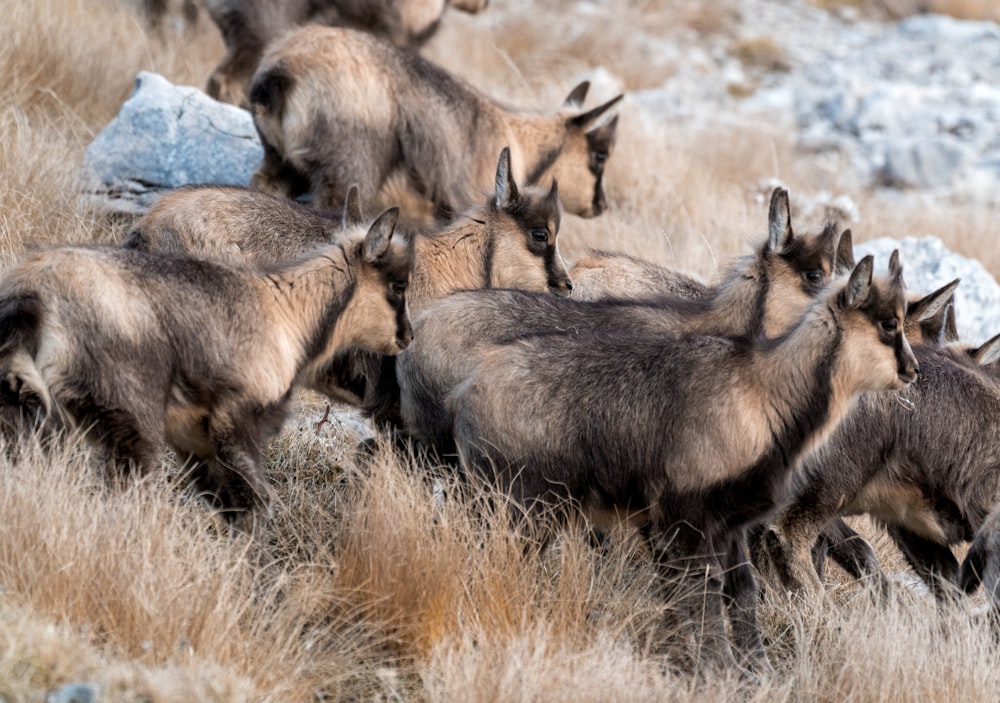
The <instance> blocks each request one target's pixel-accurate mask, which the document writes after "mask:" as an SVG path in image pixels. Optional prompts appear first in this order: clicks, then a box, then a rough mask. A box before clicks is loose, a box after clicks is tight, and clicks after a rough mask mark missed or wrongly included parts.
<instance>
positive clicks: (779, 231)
mask: <svg viewBox="0 0 1000 703" xmlns="http://www.w3.org/2000/svg"><path fill="white" fill-rule="evenodd" d="M794 236H795V235H794V234H793V233H792V213H791V209H790V208H789V205H788V191H787V190H785V189H784V188H775V189H774V191H773V192H772V193H771V206H770V207H769V208H768V211H767V246H768V248H769V249H770V250H771V251H775V252H780V251H784V249H785V247H786V246H788V245H789V244H791V243H792V238H793V237H794Z"/></svg>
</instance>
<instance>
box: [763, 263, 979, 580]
mask: <svg viewBox="0 0 1000 703" xmlns="http://www.w3.org/2000/svg"><path fill="white" fill-rule="evenodd" d="M958 284H959V279H955V280H954V281H952V282H951V283H948V284H946V285H944V286H942V287H941V288H939V289H937V290H936V291H934V292H933V293H929V294H928V295H926V296H924V297H922V298H916V297H911V299H910V300H909V301H908V302H907V305H906V316H905V321H904V324H903V332H904V334H905V336H906V338H907V339H908V340H910V341H911V342H912V343H913V344H914V345H918V344H920V345H931V346H939V347H943V346H945V345H950V344H952V343H954V342H955V341H957V339H958V331H957V328H956V324H955V312H954V309H955V308H954V303H953V300H952V298H953V296H954V293H955V288H957V287H958ZM949 351H951V348H949ZM765 528H766V526H765V525H759V526H756V527H754V528H753V530H751V546H752V550H751V551H752V553H753V558H754V562H755V563H756V565H757V568H758V570H767V569H768V567H769V566H770V564H769V563H768V561H767V552H766V548H765V545H764V540H765V536H764V535H765V533H764V530H765ZM828 555H829V556H831V557H833V559H834V561H835V562H837V564H839V565H840V566H841V567H842V568H843V569H844V570H845V571H847V572H848V573H849V574H850V575H851V576H853V577H854V578H858V579H860V578H863V577H869V578H872V579H874V580H875V582H876V583H875V585H876V590H877V591H878V592H879V593H880V595H882V596H883V597H886V596H887V595H888V593H889V592H890V586H889V582H888V581H887V580H886V579H885V577H884V575H883V573H882V570H881V568H880V566H879V562H878V557H877V556H876V554H875V550H874V549H873V548H872V546H871V545H870V544H869V543H868V541H867V540H866V539H864V538H863V537H862V536H861V535H859V534H858V533H857V532H856V531H854V530H853V529H852V528H851V527H850V526H849V525H847V523H845V522H844V521H843V520H842V519H840V518H834V519H832V520H831V521H830V522H828V523H827V524H826V525H825V526H823V527H822V531H821V533H820V534H819V535H818V538H817V541H816V542H815V543H814V544H813V545H812V560H813V565H814V567H815V569H816V573H817V577H818V578H820V579H822V576H823V570H824V567H825V563H826V557H827V556H828ZM779 566H780V564H779ZM785 574H787V572H785ZM785 574H783V578H782V580H783V581H784V582H785V583H793V581H792V579H791V578H790V577H788V576H787V575H785Z"/></svg>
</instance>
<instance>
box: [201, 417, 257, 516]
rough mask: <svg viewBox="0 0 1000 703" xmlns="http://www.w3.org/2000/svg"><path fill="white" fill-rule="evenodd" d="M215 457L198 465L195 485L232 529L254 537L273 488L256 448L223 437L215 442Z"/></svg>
mask: <svg viewBox="0 0 1000 703" xmlns="http://www.w3.org/2000/svg"><path fill="white" fill-rule="evenodd" d="M213 444H214V446H215V452H216V453H215V456H213V457H208V458H205V459H204V460H201V461H199V462H198V463H197V465H196V466H195V467H194V470H193V471H192V473H191V479H192V482H193V483H194V485H195V488H196V489H197V490H198V492H199V493H200V494H201V495H203V496H204V497H205V498H206V499H207V500H208V502H209V504H210V505H212V506H213V507H214V508H217V509H218V510H219V511H220V512H221V513H222V514H223V516H225V517H226V519H227V520H228V521H229V523H230V524H231V525H232V527H233V529H235V530H237V531H239V532H244V533H247V534H254V533H255V531H256V528H258V527H260V526H259V525H258V524H257V522H258V518H264V517H265V516H266V515H267V510H268V508H269V507H270V504H271V488H270V486H269V485H268V483H267V479H266V477H265V476H264V469H263V463H262V460H261V456H260V451H259V450H258V449H257V447H256V446H255V445H254V444H253V443H252V442H249V441H246V440H245V439H243V438H237V437H231V436H223V437H219V438H215V439H214V440H213Z"/></svg>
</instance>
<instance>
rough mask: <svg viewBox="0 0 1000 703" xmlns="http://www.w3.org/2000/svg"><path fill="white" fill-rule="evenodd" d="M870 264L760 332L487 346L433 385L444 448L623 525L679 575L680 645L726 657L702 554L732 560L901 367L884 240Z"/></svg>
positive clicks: (738, 615) (718, 589) (713, 565)
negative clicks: (467, 372) (443, 402)
mask: <svg viewBox="0 0 1000 703" xmlns="http://www.w3.org/2000/svg"><path fill="white" fill-rule="evenodd" d="M871 264H872V261H871V257H866V259H864V260H863V261H862V262H861V263H860V264H859V265H858V267H857V268H856V270H855V272H854V273H853V274H852V275H851V278H850V280H849V281H848V282H847V283H846V285H840V286H836V287H834V288H833V289H832V290H830V291H827V292H825V293H824V294H823V295H822V296H821V297H820V299H819V300H818V301H816V302H815V303H814V304H813V305H812V306H810V307H809V309H808V311H807V312H806V314H805V316H804V317H803V318H802V319H801V320H800V322H799V323H798V324H796V326H795V327H794V328H793V329H792V330H791V331H790V332H788V333H787V335H784V336H782V337H780V338H778V339H777V340H767V339H764V338H762V337H757V338H753V339H746V338H743V339H727V338H722V337H704V336H682V337H673V338H671V337H664V336H663V335H662V334H659V335H649V334H642V333H636V332H632V331H624V332H623V333H621V334H614V333H611V332H609V333H607V334H601V335H595V334H589V333H587V332H579V333H578V332H575V331H561V332H557V333H549V334H546V335H540V336H534V337H527V338H525V339H522V340H518V341H514V342H511V343H509V344H506V345H499V346H497V347H495V348H493V349H492V350H489V351H487V352H486V353H485V354H484V355H483V360H482V361H481V362H480V364H479V365H478V366H477V368H476V370H475V372H474V373H473V374H472V375H471V376H470V377H469V378H468V379H467V380H466V381H465V382H463V383H462V384H461V385H460V386H459V387H458V388H457V389H456V390H455V391H454V393H453V394H452V396H451V397H450V399H449V404H450V406H451V407H450V410H451V414H452V416H453V417H454V418H455V438H456V442H457V445H458V448H459V455H460V457H461V461H462V464H463V466H464V467H465V468H466V470H467V471H472V472H476V473H479V474H480V475H482V476H483V477H484V478H486V479H487V480H490V481H495V482H496V483H497V484H499V486H500V487H502V488H503V489H504V490H506V491H509V492H510V493H511V495H512V496H513V497H514V498H515V500H516V501H517V502H518V503H519V504H520V505H522V506H524V507H525V509H527V510H528V511H529V514H533V513H535V511H536V510H537V509H538V508H539V507H540V506H541V505H551V504H552V502H553V501H555V503H556V504H561V503H563V502H565V501H570V502H571V503H573V504H575V505H576V506H577V507H579V508H580V509H582V510H583V511H584V513H585V514H588V515H589V516H590V517H591V518H592V519H593V520H595V521H596V522H597V524H600V523H601V522H602V521H603V520H605V519H611V520H615V521H625V522H627V523H630V524H632V525H635V526H637V527H639V528H640V529H641V530H642V533H643V534H644V536H645V537H646V539H647V541H648V543H649V546H650V548H651V549H652V551H653V555H654V558H655V560H656V562H657V565H658V567H659V568H660V573H661V575H662V577H663V579H664V581H665V582H666V581H669V580H671V579H673V578H675V577H676V576H678V575H680V576H681V577H682V578H683V579H684V581H685V583H686V586H687V588H686V589H685V590H684V592H683V593H682V595H681V604H682V610H683V613H684V617H685V618H686V620H687V624H688V626H689V627H690V629H691V631H692V632H693V633H699V634H696V636H697V637H701V638H702V640H701V642H698V643H696V645H695V646H696V650H697V651H701V652H704V653H706V655H707V656H708V657H709V658H710V660H713V661H715V662H719V663H727V662H728V663H732V655H731V652H730V647H729V644H728V640H727V637H726V630H725V624H724V619H723V612H722V609H723V578H724V577H723V571H722V561H720V559H719V555H720V554H726V555H727V556H726V558H725V559H724V560H723V561H725V562H726V563H727V564H734V563H738V562H742V561H743V555H742V545H741V536H742V530H743V529H744V528H745V527H746V526H747V525H749V524H751V523H753V522H755V521H758V520H760V519H761V518H763V517H765V516H766V515H768V514H769V512H770V511H772V510H774V509H775V508H776V507H777V506H778V505H780V504H781V502H782V501H783V500H784V499H785V497H786V496H787V495H788V491H789V489H790V487H791V485H792V479H793V478H794V477H795V467H796V466H797V461H798V458H799V456H801V455H802V454H803V453H805V452H807V451H810V450H811V449H813V448H814V446H815V445H817V444H821V443H822V442H823V440H824V438H825V437H826V436H827V434H828V433H829V432H830V431H831V430H832V429H833V428H834V427H835V426H836V424H837V423H838V422H839V421H840V419H841V418H842V417H843V416H844V414H845V413H846V412H847V410H848V409H849V408H850V406H851V403H852V401H853V398H854V396H855V395H856V394H857V393H859V392H861V391H874V390H891V389H899V388H902V387H904V386H905V385H906V384H907V383H909V382H910V381H912V380H913V379H914V378H915V377H916V373H917V368H916V362H915V359H914V358H913V355H912V353H911V352H910V349H909V346H908V345H907V343H906V339H905V337H904V336H903V332H902V323H903V312H904V291H903V287H902V278H901V269H900V268H899V266H898V263H897V258H896V255H894V256H893V265H892V266H891V267H890V268H891V270H892V272H893V275H892V278H891V279H890V280H888V281H885V282H882V281H879V282H876V283H872V281H871ZM637 436H638V437H639V438H641V439H640V440H638V441H637V439H636V437H637ZM741 575H742V576H744V577H745V578H747V579H749V584H748V585H749V586H750V587H751V589H752V586H753V583H752V580H753V576H752V574H751V573H750V572H749V571H748V570H742V571H741ZM729 585H730V583H729V582H727V587H728V586H729ZM734 602H735V601H734ZM739 607H742V602H741V603H740V605H739ZM731 614H732V615H733V625H734V634H735V636H736V637H737V639H738V640H739V644H740V648H741V650H743V651H742V653H743V654H744V655H746V656H747V657H748V658H749V659H750V661H751V662H758V663H760V662H764V661H766V658H765V656H764V652H763V647H762V644H761V640H760V635H759V631H758V630H757V628H756V625H755V623H754V622H752V621H747V620H745V619H743V617H744V616H747V615H750V613H745V612H743V611H742V610H740V611H738V612H733V613H731Z"/></svg>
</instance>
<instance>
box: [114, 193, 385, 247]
mask: <svg viewBox="0 0 1000 703" xmlns="http://www.w3.org/2000/svg"><path fill="white" fill-rule="evenodd" d="M364 222H365V220H364V216H363V214H362V212H361V202H360V200H359V198H358V189H357V187H355V186H352V187H351V188H349V189H348V191H347V202H346V203H345V206H344V210H343V212H342V213H341V214H338V215H334V214H333V213H327V212H321V211H319V210H316V209H314V208H311V207H307V206H306V205H303V204H301V203H297V202H294V201H291V200H288V199H287V198H279V197H277V196H274V195H270V194H268V193H261V192H260V191H256V190H250V189H249V188H240V187H238V186H202V185H196V186H185V187H183V188H178V189H177V190H174V191H171V192H169V193H166V194H165V195H163V196H162V197H161V198H160V199H159V200H157V201H156V203H155V204H154V205H153V207H152V208H150V210H149V212H147V213H146V214H145V215H144V216H143V217H142V219H141V220H139V222H137V223H136V224H135V226H134V227H133V228H132V231H131V232H130V233H129V235H128V237H126V239H125V241H124V242H123V244H122V246H124V247H126V248H128V249H138V250H140V251H156V252H160V253H164V254H170V255H174V256H185V255H186V256H194V257H197V258H199V259H211V260H213V261H223V262H231V263H250V264H254V265H256V266H260V265H263V264H275V263H280V262H283V261H288V260H289V259H294V258H296V257H299V256H301V255H302V254H304V253H306V252H307V251H310V250H311V249H314V248H316V247H318V246H323V245H325V244H333V243H335V242H337V241H339V240H340V238H341V237H343V236H346V235H347V234H349V233H352V232H357V231H360V232H362V233H363V232H365V231H367V226H366V225H365V224H364Z"/></svg>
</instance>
